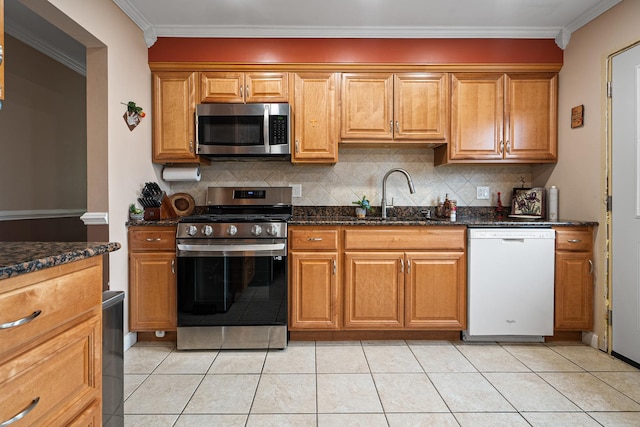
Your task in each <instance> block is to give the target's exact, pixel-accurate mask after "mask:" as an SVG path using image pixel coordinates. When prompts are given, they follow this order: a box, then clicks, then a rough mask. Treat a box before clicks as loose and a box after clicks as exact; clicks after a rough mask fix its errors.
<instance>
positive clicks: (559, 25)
mask: <svg viewBox="0 0 640 427" xmlns="http://www.w3.org/2000/svg"><path fill="white" fill-rule="evenodd" d="M112 1H113V2H114V3H115V4H116V5H118V6H119V7H120V8H121V9H122V10H123V11H124V12H125V13H126V14H127V15H128V16H129V17H130V18H131V20H133V21H134V22H135V23H136V24H137V25H138V27H140V28H141V29H142V30H143V32H144V37H145V40H146V42H147V46H152V45H153V44H154V43H155V41H156V39H157V38H158V37H276V38H294V37H295V38H308V37H314V38H337V37H339V38H535V39H540V38H546V39H554V40H555V41H556V43H557V44H558V46H560V47H561V48H563V49H564V48H565V47H566V45H567V43H569V39H570V37H571V33H573V32H574V31H576V30H577V29H579V28H580V27H582V26H583V25H585V24H587V23H588V22H589V21H591V20H592V19H594V18H596V17H597V16H599V15H600V14H602V13H604V12H606V11H607V10H608V9H610V8H611V7H613V6H615V5H616V4H618V3H619V2H620V1H622V0H180V1H176V0H112ZM627 1H633V0H627ZM5 30H6V32H7V33H8V34H10V35H11V36H13V37H16V38H17V39H19V40H21V41H23V42H25V43H27V44H29V45H30V46H32V47H34V48H35V49H38V50H40V51H41V52H43V53H44V54H46V55H49V56H51V57H52V58H54V59H56V60H58V61H59V62H62V63H63V64H65V65H67V66H69V67H70V68H72V69H74V70H76V71H77V72H79V73H81V74H85V72H86V70H85V49H84V46H82V45H81V44H80V43H78V42H76V41H75V40H73V39H72V38H71V37H69V36H68V35H66V34H65V33H63V32H62V31H60V30H58V29H57V28H55V27H54V26H52V25H51V24H49V23H48V22H47V21H45V20H44V19H42V18H41V17H40V16H38V15H37V14H35V13H34V12H32V11H31V9H29V8H27V7H26V6H24V5H23V4H22V3H21V1H20V0H5Z"/></svg>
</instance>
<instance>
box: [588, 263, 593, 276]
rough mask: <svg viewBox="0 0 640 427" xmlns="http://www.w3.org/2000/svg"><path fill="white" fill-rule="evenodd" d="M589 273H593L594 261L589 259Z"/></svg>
mask: <svg viewBox="0 0 640 427" xmlns="http://www.w3.org/2000/svg"><path fill="white" fill-rule="evenodd" d="M589 274H593V261H591V260H589Z"/></svg>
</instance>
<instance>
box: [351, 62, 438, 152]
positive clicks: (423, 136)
mask: <svg viewBox="0 0 640 427" xmlns="http://www.w3.org/2000/svg"><path fill="white" fill-rule="evenodd" d="M448 88H449V83H448V74H447V73H399V74H393V73H343V74H342V87H341V89H342V92H341V99H342V108H341V117H340V120H341V131H340V138H341V140H342V141H344V142H392V141H393V142H405V143H430V144H443V143H445V142H446V140H447V137H448V129H449V90H448Z"/></svg>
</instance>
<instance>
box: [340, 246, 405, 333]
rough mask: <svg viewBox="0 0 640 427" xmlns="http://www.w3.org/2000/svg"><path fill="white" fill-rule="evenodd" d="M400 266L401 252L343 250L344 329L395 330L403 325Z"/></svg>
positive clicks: (401, 271) (401, 261) (402, 279)
mask: <svg viewBox="0 0 640 427" xmlns="http://www.w3.org/2000/svg"><path fill="white" fill-rule="evenodd" d="M403 265H404V253H402V252H370V253H366V252H345V276H344V277H345V279H344V290H345V291H344V298H345V302H344V312H345V313H344V327H345V328H346V329H396V328H401V327H402V326H403V322H404V271H403V270H404V268H403Z"/></svg>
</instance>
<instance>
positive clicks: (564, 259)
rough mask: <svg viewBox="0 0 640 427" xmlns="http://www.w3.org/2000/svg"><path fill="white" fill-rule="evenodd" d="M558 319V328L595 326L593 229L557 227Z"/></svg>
mask: <svg viewBox="0 0 640 427" xmlns="http://www.w3.org/2000/svg"><path fill="white" fill-rule="evenodd" d="M555 230H556V273H555V319H554V329H556V330H558V331H590V330H592V329H593V261H592V260H593V228H592V227H556V228H555Z"/></svg>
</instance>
